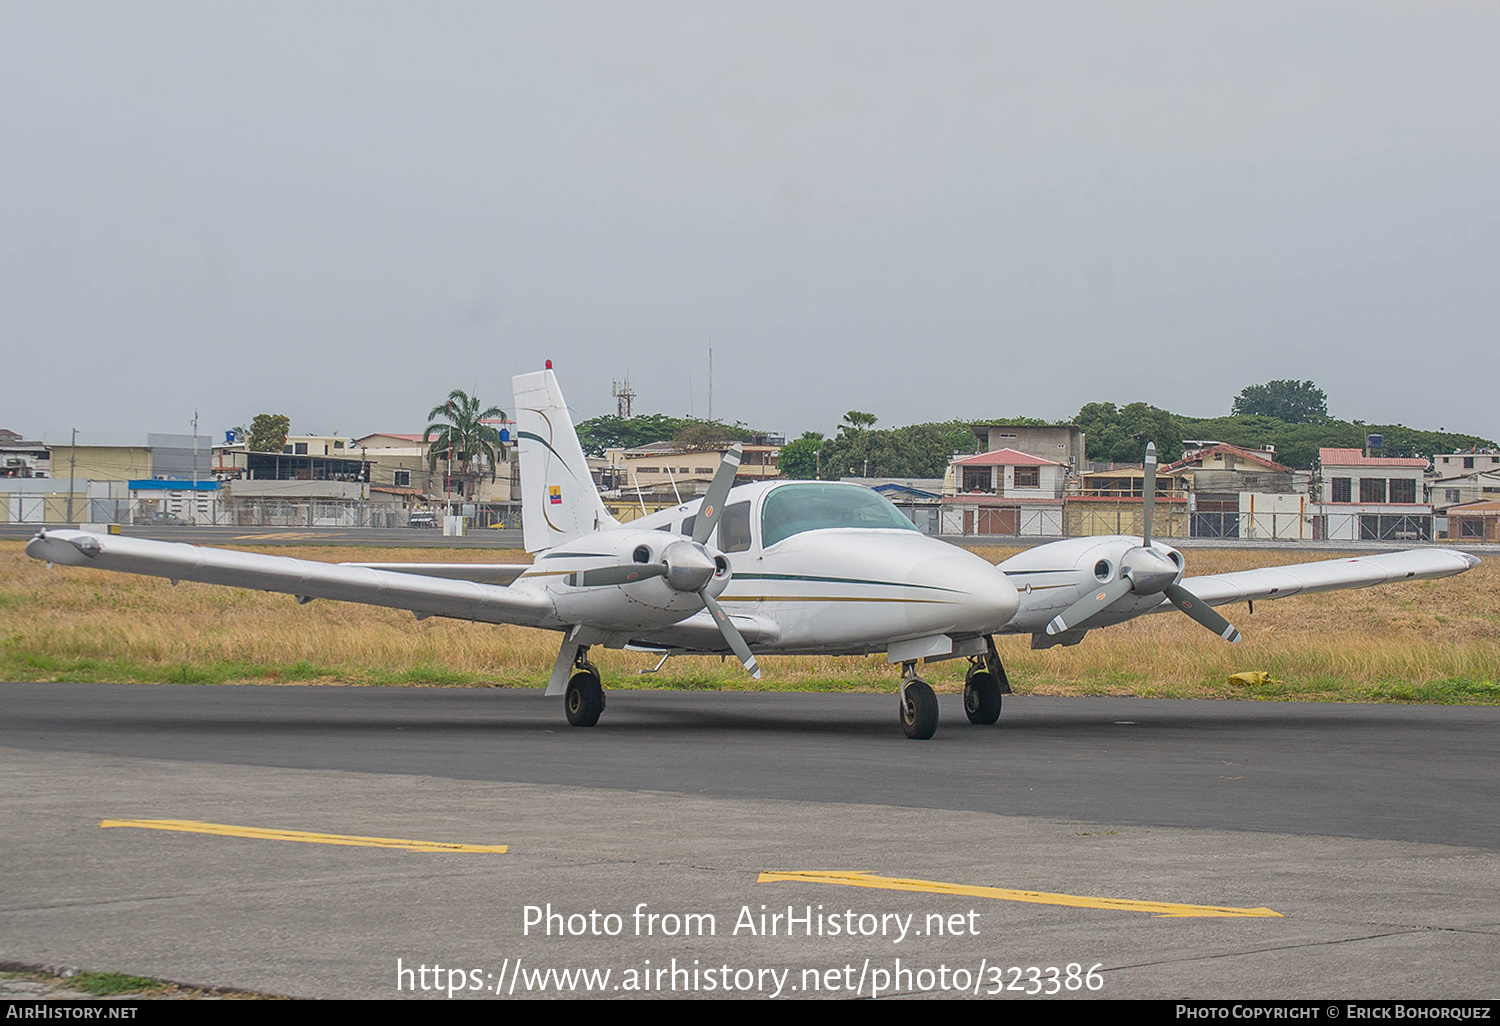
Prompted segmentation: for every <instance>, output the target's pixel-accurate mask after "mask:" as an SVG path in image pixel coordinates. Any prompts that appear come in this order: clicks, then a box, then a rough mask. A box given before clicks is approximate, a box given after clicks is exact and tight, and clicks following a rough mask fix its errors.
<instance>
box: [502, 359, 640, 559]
mask: <svg viewBox="0 0 1500 1026" xmlns="http://www.w3.org/2000/svg"><path fill="white" fill-rule="evenodd" d="M511 384H512V386H513V387H514V389H515V395H516V405H515V416H516V449H517V451H518V452H519V453H520V460H521V503H522V513H521V526H522V534H523V537H524V541H525V545H526V551H527V552H538V551H540V550H542V549H550V548H552V547H553V546H555V545H561V544H563V543H564V542H569V541H572V540H573V539H574V538H581V537H583V536H584V535H586V534H592V533H593V532H595V531H599V530H603V529H605V528H610V527H618V526H619V524H618V523H617V522H616V521H615V518H614V517H612V516H610V515H609V511H608V510H606V509H605V508H604V502H603V500H601V499H600V498H599V490H598V489H597V488H595V487H594V479H593V478H592V477H590V476H589V467H588V462H587V461H586V460H585V459H584V457H583V447H582V446H581V445H580V444H579V442H578V433H577V432H576V431H574V430H573V419H572V418H571V417H570V416H569V415H568V405H567V403H566V402H565V401H564V400H563V394H562V389H561V388H559V387H558V384H557V377H556V375H554V374H553V373H552V370H551V368H550V366H549V368H548V369H547V370H543V371H534V372H532V373H530V374H517V375H516V376H515V377H514V378H512V379H511Z"/></svg>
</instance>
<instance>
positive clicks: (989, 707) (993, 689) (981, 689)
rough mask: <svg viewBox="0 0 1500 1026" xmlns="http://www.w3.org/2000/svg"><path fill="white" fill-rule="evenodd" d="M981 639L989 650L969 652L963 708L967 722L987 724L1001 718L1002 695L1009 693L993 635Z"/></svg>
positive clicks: (1008, 685)
mask: <svg viewBox="0 0 1500 1026" xmlns="http://www.w3.org/2000/svg"><path fill="white" fill-rule="evenodd" d="M984 640H985V645H986V648H987V649H988V651H987V652H986V653H985V654H984V655H983V656H972V657H971V658H970V659H969V672H968V673H967V674H965V675H964V712H965V713H967V714H968V717H969V722H970V723H977V724H980V725H983V726H988V725H989V724H991V723H994V722H995V721H996V720H998V719H999V718H1000V702H1001V696H1002V695H1008V694H1010V681H1008V680H1007V679H1006V677H1005V667H1004V666H1002V665H1000V653H999V652H997V651H996V650H995V639H994V638H992V637H987V638H985V639H984Z"/></svg>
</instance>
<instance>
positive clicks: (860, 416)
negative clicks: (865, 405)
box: [839, 410, 880, 435]
mask: <svg viewBox="0 0 1500 1026" xmlns="http://www.w3.org/2000/svg"><path fill="white" fill-rule="evenodd" d="M879 419H880V418H879V417H877V416H875V414H873V413H865V412H864V411H862V410H850V411H849V412H848V413H846V414H844V422H843V423H842V424H840V425H839V434H841V435H843V434H849V435H857V434H859V433H860V432H861V431H863V430H864V429H865V428H867V427H874V426H875V422H876V421H877V420H879Z"/></svg>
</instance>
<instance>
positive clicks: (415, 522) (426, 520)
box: [406, 509, 438, 527]
mask: <svg viewBox="0 0 1500 1026" xmlns="http://www.w3.org/2000/svg"><path fill="white" fill-rule="evenodd" d="M437 525H438V520H437V514H436V513H429V512H427V511H426V510H421V509H419V510H417V511H416V512H415V513H413V514H412V515H411V516H409V517H407V518H406V526H407V527H436V526H437Z"/></svg>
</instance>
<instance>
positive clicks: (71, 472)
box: [43, 428, 78, 524]
mask: <svg viewBox="0 0 1500 1026" xmlns="http://www.w3.org/2000/svg"><path fill="white" fill-rule="evenodd" d="M77 466H78V429H77V428H74V429H73V447H72V448H71V449H70V450H68V523H70V524H71V523H72V522H73V480H74V478H75V476H76V474H75V469H76V468H77ZM43 519H46V518H45V517H44V518H43Z"/></svg>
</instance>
